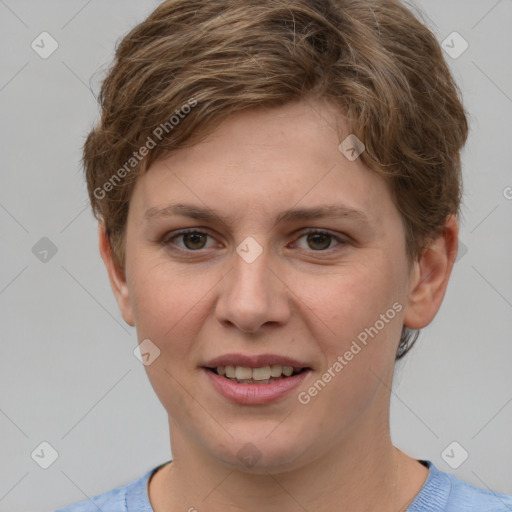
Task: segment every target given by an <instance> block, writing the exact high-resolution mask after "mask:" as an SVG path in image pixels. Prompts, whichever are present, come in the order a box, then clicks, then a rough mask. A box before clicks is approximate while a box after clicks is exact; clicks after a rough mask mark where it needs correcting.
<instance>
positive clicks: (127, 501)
mask: <svg viewBox="0 0 512 512" xmlns="http://www.w3.org/2000/svg"><path fill="white" fill-rule="evenodd" d="M163 465H164V464H162V465H160V466H157V467H156V468H153V469H151V470H150V471H148V472H147V473H145V474H144V475H143V476H141V477H140V478H138V479H137V480H133V481H131V482H129V483H127V484H125V485H122V486H120V487H116V488H115V489H112V490H110V491H107V492H104V493H102V494H98V495H97V496H94V497H92V498H90V499H85V500H82V501H79V502H77V503H74V504H72V505H69V506H67V507H65V508H60V509H58V510H56V511H55V512H98V510H101V512H132V511H137V512H153V509H152V508H151V504H150V501H149V496H148V481H149V479H150V477H151V475H153V473H155V472H156V471H157V470H158V469H159V468H160V467H162V466H163Z"/></svg>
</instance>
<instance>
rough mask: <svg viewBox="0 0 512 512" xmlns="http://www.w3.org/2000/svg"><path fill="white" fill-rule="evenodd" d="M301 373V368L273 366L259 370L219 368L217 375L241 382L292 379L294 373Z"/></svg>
mask: <svg viewBox="0 0 512 512" xmlns="http://www.w3.org/2000/svg"><path fill="white" fill-rule="evenodd" d="M294 370H295V371H297V372H298V371H300V370H301V368H295V369H294V368H293V366H281V365H280V364H273V365H272V366H261V367H259V368H248V367H247V366H232V365H228V366H217V373H218V374H219V375H223V376H225V377H227V378H228V379H236V380H239V381H245V380H257V381H267V380H269V379H271V378H274V379H277V378H281V377H290V376H291V375H293V372H294Z"/></svg>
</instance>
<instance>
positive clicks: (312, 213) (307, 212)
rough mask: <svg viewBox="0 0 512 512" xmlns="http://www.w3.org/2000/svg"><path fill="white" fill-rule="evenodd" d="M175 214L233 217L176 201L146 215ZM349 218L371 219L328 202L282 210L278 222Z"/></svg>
mask: <svg viewBox="0 0 512 512" xmlns="http://www.w3.org/2000/svg"><path fill="white" fill-rule="evenodd" d="M175 215H180V216H182V217H190V218H192V219H198V220H204V221H210V222H215V221H216V222H221V223H223V224H224V225H229V224H230V223H231V219H230V218H229V217H226V216H224V215H221V214H219V213H217V212H215V211H214V210H212V209H211V208H208V207H199V206H196V205H191V204H184V203H175V204H170V205H168V206H166V207H164V208H158V207H153V208H150V209H149V210H147V211H146V213H145V214H144V217H145V219H146V220H151V219H153V218H167V217H172V216H175ZM340 217H343V218H348V219H350V220H354V221H357V222H359V223H361V224H366V225H370V224H371V223H370V220H369V219H368V217H367V216H366V215H365V214H364V213H363V212H362V211H361V210H356V209H354V208H349V207H346V206H342V205H339V204H328V205H324V206H318V207H311V208H290V209H288V210H285V211H284V212H281V213H280V214H279V215H278V216H277V218H276V224H278V223H279V222H283V221H288V222H291V221H297V220H314V219H325V218H333V219H335V218H340Z"/></svg>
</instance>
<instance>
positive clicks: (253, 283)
mask: <svg viewBox="0 0 512 512" xmlns="http://www.w3.org/2000/svg"><path fill="white" fill-rule="evenodd" d="M274 267H275V265H274ZM219 294H220V295H219V298H218V300H217V304H216V317H217V319H218V321H219V322H220V323H221V324H223V325H224V326H225V327H233V326H234V327H237V328H238V329H240V330H241V331H243V332H246V333H257V332H258V331H260V330H262V329H264V327H265V326H271V325H273V326H274V327H277V326H279V325H284V324H285V323H286V322H287V320H288V319H289V317H290V305H289V300H290V292H289V289H288V287H287V286H286V284H285V283H284V282H283V280H282V278H281V276H279V273H278V271H277V270H276V269H273V268H270V266H269V257H268V251H266V250H264V251H263V253H262V254H260V256H259V257H258V258H257V259H256V260H255V261H252V262H251V263H248V262H247V261H245V260H244V259H243V258H242V257H240V256H239V254H238V253H236V252H235V253H234V255H233V269H232V270H231V271H230V272H229V273H228V275H227V276H226V277H225V279H223V281H222V284H221V288H220V292H219Z"/></svg>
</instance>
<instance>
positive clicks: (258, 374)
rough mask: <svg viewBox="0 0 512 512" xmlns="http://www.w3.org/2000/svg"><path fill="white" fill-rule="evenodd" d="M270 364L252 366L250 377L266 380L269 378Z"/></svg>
mask: <svg viewBox="0 0 512 512" xmlns="http://www.w3.org/2000/svg"><path fill="white" fill-rule="evenodd" d="M270 375H271V372H270V366H263V368H253V370H252V378H253V379H254V380H268V379H270Z"/></svg>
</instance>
